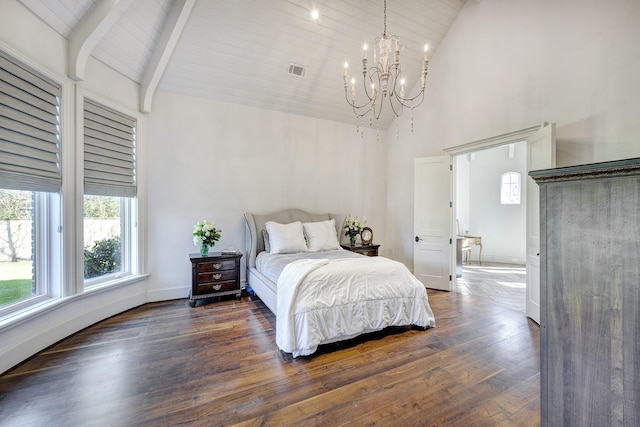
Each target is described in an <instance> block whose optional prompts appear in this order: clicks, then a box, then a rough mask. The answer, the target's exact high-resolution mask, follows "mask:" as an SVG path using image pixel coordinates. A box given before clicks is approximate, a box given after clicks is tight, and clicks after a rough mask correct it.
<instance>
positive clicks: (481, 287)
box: [454, 262, 527, 313]
mask: <svg viewBox="0 0 640 427" xmlns="http://www.w3.org/2000/svg"><path fill="white" fill-rule="evenodd" d="M454 291H456V292H459V293H461V294H465V295H474V296H478V297H481V298H486V299H489V300H491V301H493V302H495V303H496V304H501V305H504V306H506V307H510V308H512V309H514V310H518V311H520V312H522V313H524V312H525V309H526V298H527V295H526V293H527V268H526V266H524V265H516V264H500V263H495V262H484V263H482V265H478V264H477V263H471V264H464V265H463V267H462V277H458V280H457V286H456V288H455V289H454Z"/></svg>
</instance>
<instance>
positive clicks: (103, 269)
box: [83, 98, 137, 287]
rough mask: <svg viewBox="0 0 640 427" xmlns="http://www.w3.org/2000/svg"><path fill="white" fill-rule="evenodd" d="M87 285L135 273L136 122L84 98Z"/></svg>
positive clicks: (85, 259)
mask: <svg viewBox="0 0 640 427" xmlns="http://www.w3.org/2000/svg"><path fill="white" fill-rule="evenodd" d="M83 120H84V126H83V129H84V144H83V146H84V279H85V287H90V286H95V285H98V284H102V283H105V282H108V281H111V280H113V279H117V278H120V277H123V276H127V275H130V274H133V273H135V272H134V271H132V270H133V266H134V265H135V263H134V262H133V254H134V253H135V251H134V250H133V247H134V246H135V243H136V242H135V239H134V236H135V235H136V233H133V228H134V224H135V221H134V218H135V211H136V197H135V196H136V190H137V188H136V152H135V143H136V120H135V119H134V118H131V117H128V116H126V115H124V114H121V113H119V112H117V111H115V110H113V109H111V108H108V107H106V106H104V105H102V104H99V103H97V102H95V101H92V100H89V99H86V98H85V99H84V111H83Z"/></svg>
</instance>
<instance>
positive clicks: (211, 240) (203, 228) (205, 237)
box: [193, 220, 222, 256]
mask: <svg viewBox="0 0 640 427" xmlns="http://www.w3.org/2000/svg"><path fill="white" fill-rule="evenodd" d="M221 231H222V230H218V229H217V228H216V223H215V222H213V221H211V222H209V221H207V220H204V221H198V222H197V223H196V225H194V226H193V244H194V245H196V246H200V253H201V254H202V255H203V256H204V255H205V254H206V253H208V252H209V246H214V245H215V244H216V242H217V241H218V240H220V232H221ZM205 248H206V251H205Z"/></svg>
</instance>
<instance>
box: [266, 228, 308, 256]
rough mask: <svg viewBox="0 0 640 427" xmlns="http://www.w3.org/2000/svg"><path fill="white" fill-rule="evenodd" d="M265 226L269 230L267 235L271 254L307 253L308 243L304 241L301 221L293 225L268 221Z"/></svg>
mask: <svg viewBox="0 0 640 427" xmlns="http://www.w3.org/2000/svg"><path fill="white" fill-rule="evenodd" d="M264 226H265V227H266V228H267V233H269V244H270V246H271V251H270V252H271V253H272V254H291V253H295V252H306V250H307V243H306V242H305V241H304V233H303V231H302V223H301V222H300V221H296V222H292V223H291V224H280V223H277V222H273V221H267V222H265V224H264Z"/></svg>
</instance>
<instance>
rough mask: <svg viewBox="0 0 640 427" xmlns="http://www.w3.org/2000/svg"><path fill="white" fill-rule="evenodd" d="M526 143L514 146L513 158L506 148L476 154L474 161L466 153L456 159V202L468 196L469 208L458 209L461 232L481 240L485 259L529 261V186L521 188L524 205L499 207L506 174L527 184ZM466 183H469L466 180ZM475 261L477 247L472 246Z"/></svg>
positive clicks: (511, 261)
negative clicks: (527, 193)
mask: <svg viewBox="0 0 640 427" xmlns="http://www.w3.org/2000/svg"><path fill="white" fill-rule="evenodd" d="M526 149H527V147H526V143H524V142H520V143H517V144H514V154H515V155H514V158H512V159H510V158H509V156H508V148H507V146H503V147H496V148H491V149H487V150H482V151H477V152H475V153H474V154H473V157H472V158H473V160H469V156H468V155H466V154H464V155H461V156H457V157H456V160H457V162H456V165H457V166H458V169H457V170H456V179H457V181H456V185H457V187H458V189H457V192H456V195H459V197H458V198H457V200H459V199H460V198H463V195H466V199H467V203H466V209H464V208H465V204H464V203H463V209H462V210H459V209H458V205H456V215H457V216H458V217H459V218H460V227H461V232H464V230H469V234H470V235H474V236H481V237H482V260H483V261H493V262H505V263H513V264H524V263H525V262H526V224H527V223H526V216H527V211H526V200H527V195H526V185H524V184H523V185H521V188H522V193H521V195H520V196H521V197H520V201H521V203H520V204H518V205H502V204H500V178H501V175H502V174H503V173H505V172H517V173H519V174H520V178H521V183H526V178H527V175H526V170H527V161H526V160H527V158H526ZM463 180H466V181H463ZM471 250H472V254H473V255H472V257H473V259H474V260H475V259H476V257H477V255H478V248H476V247H472V249H471Z"/></svg>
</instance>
